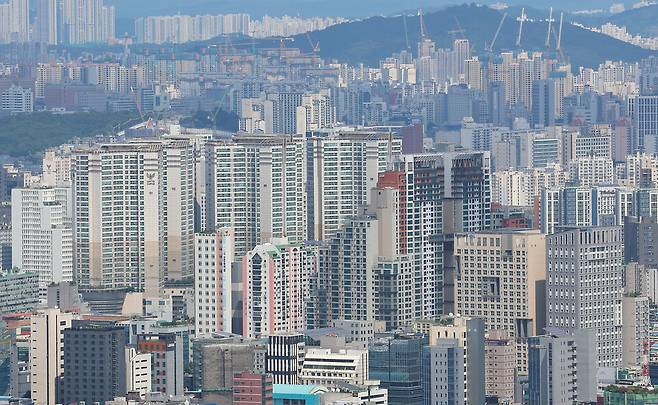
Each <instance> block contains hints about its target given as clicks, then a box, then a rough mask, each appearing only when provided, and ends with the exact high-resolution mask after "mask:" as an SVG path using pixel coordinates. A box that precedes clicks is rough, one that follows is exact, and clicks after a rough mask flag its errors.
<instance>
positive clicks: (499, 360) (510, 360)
mask: <svg viewBox="0 0 658 405" xmlns="http://www.w3.org/2000/svg"><path fill="white" fill-rule="evenodd" d="M484 371H485V389H486V393H487V396H488V397H497V398H498V401H499V403H503V404H504V403H512V402H514V384H515V382H516V341H515V339H513V338H511V337H510V336H509V333H508V332H506V331H503V330H492V331H489V333H487V334H486V335H485V337H484Z"/></svg>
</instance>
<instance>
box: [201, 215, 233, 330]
mask: <svg viewBox="0 0 658 405" xmlns="http://www.w3.org/2000/svg"><path fill="white" fill-rule="evenodd" d="M234 255H235V247H234V239H233V230H232V229H230V228H224V229H220V230H218V231H216V232H213V233H198V234H195V235H194V307H195V311H194V314H195V322H196V328H195V330H196V333H195V336H196V337H197V338H198V337H203V336H211V335H212V334H213V333H220V332H228V333H230V332H232V327H231V318H232V311H231V301H232V295H231V284H232V279H231V270H232V263H233V260H234Z"/></svg>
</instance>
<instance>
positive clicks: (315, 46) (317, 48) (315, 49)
mask: <svg viewBox="0 0 658 405" xmlns="http://www.w3.org/2000/svg"><path fill="white" fill-rule="evenodd" d="M305 34H306V39H307V40H308V44H309V45H310V46H311V49H312V50H313V53H314V54H317V53H319V52H320V41H318V42H317V43H316V44H313V41H311V35H310V34H309V33H308V31H306V32H305Z"/></svg>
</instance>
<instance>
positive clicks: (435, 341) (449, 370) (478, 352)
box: [422, 316, 485, 405]
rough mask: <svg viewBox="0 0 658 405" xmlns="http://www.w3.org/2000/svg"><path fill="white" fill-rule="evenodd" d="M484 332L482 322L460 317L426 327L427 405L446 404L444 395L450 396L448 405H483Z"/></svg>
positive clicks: (425, 387)
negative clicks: (427, 336)
mask: <svg viewBox="0 0 658 405" xmlns="http://www.w3.org/2000/svg"><path fill="white" fill-rule="evenodd" d="M484 329H485V326H484V322H483V321H482V320H481V319H477V318H469V317H461V316H460V317H445V318H442V319H441V320H440V321H439V322H438V323H437V324H432V325H431V326H430V327H429V346H426V347H425V348H424V349H423V373H422V375H423V388H424V390H425V398H426V400H425V403H426V404H427V403H430V404H442V403H445V402H442V401H444V400H445V398H442V397H441V395H442V394H443V393H446V391H447V393H449V394H450V393H452V396H449V397H448V398H449V400H448V402H447V403H448V404H455V405H456V404H468V405H472V404H483V403H484V400H485V367H484V366H485V355H484ZM439 359H441V360H442V361H439ZM452 384H454V385H452ZM446 385H452V387H450V386H448V387H446ZM451 397H452V399H450V398H451ZM428 401H429V402H428Z"/></svg>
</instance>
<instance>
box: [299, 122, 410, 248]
mask: <svg viewBox="0 0 658 405" xmlns="http://www.w3.org/2000/svg"><path fill="white" fill-rule="evenodd" d="M401 151H402V140H401V139H400V138H398V137H395V136H392V135H390V134H380V133H372V132H338V133H335V134H329V135H324V136H323V135H321V134H318V136H313V137H311V138H310V139H309V140H308V149H307V153H308V175H307V178H308V182H309V183H308V204H307V206H308V218H309V220H308V223H309V235H308V239H311V240H327V239H329V238H331V237H332V236H333V235H334V234H335V233H336V232H337V231H338V230H339V229H340V227H341V226H342V225H343V223H344V221H345V220H347V219H348V218H350V217H354V216H356V215H357V214H358V213H359V209H360V208H362V207H364V206H365V205H367V204H368V203H369V200H370V190H371V189H372V188H373V187H375V185H376V184H377V177H378V175H379V173H382V172H384V171H386V170H387V166H388V164H389V163H390V162H392V161H393V158H394V157H395V156H397V155H399V154H400V153H401Z"/></svg>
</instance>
